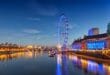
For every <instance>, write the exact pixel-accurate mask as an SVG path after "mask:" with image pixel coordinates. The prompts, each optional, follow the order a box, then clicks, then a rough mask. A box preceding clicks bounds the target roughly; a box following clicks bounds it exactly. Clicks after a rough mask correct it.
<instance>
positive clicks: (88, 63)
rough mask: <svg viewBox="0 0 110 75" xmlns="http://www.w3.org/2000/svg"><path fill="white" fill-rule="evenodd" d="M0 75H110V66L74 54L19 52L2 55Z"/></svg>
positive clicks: (0, 57) (0, 56)
mask: <svg viewBox="0 0 110 75" xmlns="http://www.w3.org/2000/svg"><path fill="white" fill-rule="evenodd" d="M0 75H110V64H106V63H98V62H95V61H92V60H87V59H83V58H78V57H77V56H75V55H73V54H70V53H68V54H56V55H55V56H54V57H49V54H48V52H43V51H36V52H18V53H13V54H5V55H0Z"/></svg>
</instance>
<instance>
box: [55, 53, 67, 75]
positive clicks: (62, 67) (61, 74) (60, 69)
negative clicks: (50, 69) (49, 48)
mask: <svg viewBox="0 0 110 75" xmlns="http://www.w3.org/2000/svg"><path fill="white" fill-rule="evenodd" d="M56 75H68V65H67V56H66V55H62V54H58V55H57V73H56Z"/></svg>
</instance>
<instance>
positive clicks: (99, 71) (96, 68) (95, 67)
mask: <svg viewBox="0 0 110 75" xmlns="http://www.w3.org/2000/svg"><path fill="white" fill-rule="evenodd" d="M69 59H70V60H72V62H73V63H74V65H76V66H77V67H78V68H79V67H80V68H82V69H83V70H84V71H85V72H87V73H89V72H91V73H93V74H94V75H110V65H105V64H99V63H96V62H94V61H90V60H86V59H80V58H78V57H76V56H74V55H69Z"/></svg>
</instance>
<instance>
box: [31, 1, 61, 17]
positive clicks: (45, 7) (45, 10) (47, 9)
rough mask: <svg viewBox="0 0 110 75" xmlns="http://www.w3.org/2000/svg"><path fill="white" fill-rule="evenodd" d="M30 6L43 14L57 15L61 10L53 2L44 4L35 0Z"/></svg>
mask: <svg viewBox="0 0 110 75" xmlns="http://www.w3.org/2000/svg"><path fill="white" fill-rule="evenodd" d="M29 6H30V7H31V9H32V11H33V12H35V13H36V14H38V15H42V16H55V15H56V14H57V13H58V12H59V11H58V9H57V8H56V7H55V6H53V5H51V4H42V3H39V2H37V1H34V0H33V1H31V2H30V3H29Z"/></svg>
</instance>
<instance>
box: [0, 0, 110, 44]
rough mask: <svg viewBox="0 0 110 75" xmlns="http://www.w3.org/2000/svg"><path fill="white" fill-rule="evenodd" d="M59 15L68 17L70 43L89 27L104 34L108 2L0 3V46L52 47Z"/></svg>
mask: <svg viewBox="0 0 110 75" xmlns="http://www.w3.org/2000/svg"><path fill="white" fill-rule="evenodd" d="M61 13H65V15H66V16H67V17H68V18H69V24H70V31H69V32H70V34H69V43H70V44H71V43H72V42H73V40H74V39H77V38H79V37H83V35H87V33H88V30H89V29H90V28H92V27H98V28H99V29H100V33H105V32H106V31H107V24H108V23H109V22H110V1H109V0H0V43H2V42H12V43H17V44H38V45H40V44H41V45H55V44H56V43H57V42H56V40H57V36H56V32H57V24H58V21H59V18H60V14H61Z"/></svg>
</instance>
